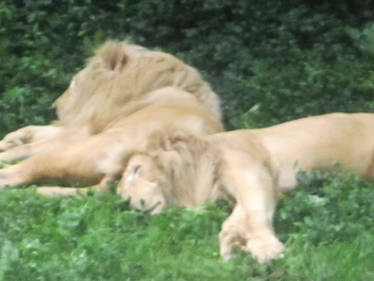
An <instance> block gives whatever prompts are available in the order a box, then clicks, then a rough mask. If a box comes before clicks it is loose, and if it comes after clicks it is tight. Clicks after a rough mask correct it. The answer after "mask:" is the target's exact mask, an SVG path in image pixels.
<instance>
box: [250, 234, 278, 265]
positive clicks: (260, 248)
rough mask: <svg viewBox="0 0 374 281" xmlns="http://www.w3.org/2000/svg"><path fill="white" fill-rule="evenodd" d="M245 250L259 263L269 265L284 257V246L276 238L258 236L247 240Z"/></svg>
mask: <svg viewBox="0 0 374 281" xmlns="http://www.w3.org/2000/svg"><path fill="white" fill-rule="evenodd" d="M245 249H246V250H247V251H249V252H251V254H252V255H253V256H254V257H255V258H256V259H257V260H258V262H259V263H268V262H270V261H271V260H273V259H275V258H281V257H282V256H283V254H282V253H283V251H284V246H283V244H282V243H281V242H280V241H279V240H278V238H276V237H275V236H270V237H264V236H261V235H258V236H256V237H251V238H249V239H248V240H247V244H246V247H245Z"/></svg>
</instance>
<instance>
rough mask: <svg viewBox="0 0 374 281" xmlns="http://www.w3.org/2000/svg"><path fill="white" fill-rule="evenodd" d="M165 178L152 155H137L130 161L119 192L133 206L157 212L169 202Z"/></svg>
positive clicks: (118, 189)
mask: <svg viewBox="0 0 374 281" xmlns="http://www.w3.org/2000/svg"><path fill="white" fill-rule="evenodd" d="M165 179H166V177H165V176H164V174H163V173H162V172H161V170H160V169H159V168H158V167H157V166H156V164H155V162H154V160H153V159H152V158H151V157H150V156H147V155H135V156H133V157H132V158H131V159H130V161H129V162H128V165H127V168H126V170H125V172H124V173H123V175H122V179H121V181H120V183H119V184H118V188H117V193H118V194H119V195H121V196H122V197H123V198H124V199H125V200H127V201H129V203H130V206H131V207H132V208H135V209H140V210H143V211H146V212H149V213H151V214H157V213H160V212H161V211H162V210H163V209H164V208H165V207H166V205H168V204H169V202H168V200H167V196H166V193H165V191H166V190H167V188H166V185H167V181H166V180H165Z"/></svg>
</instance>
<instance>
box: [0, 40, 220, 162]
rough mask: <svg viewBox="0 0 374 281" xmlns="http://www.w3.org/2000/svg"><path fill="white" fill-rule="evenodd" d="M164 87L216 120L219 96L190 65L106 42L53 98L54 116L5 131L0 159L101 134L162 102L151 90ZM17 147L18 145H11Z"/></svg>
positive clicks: (11, 157) (52, 148)
mask: <svg viewBox="0 0 374 281" xmlns="http://www.w3.org/2000/svg"><path fill="white" fill-rule="evenodd" d="M165 87H173V88H175V89H179V90H181V91H179V92H178V91H176V93H181V94H182V95H186V94H187V95H191V96H193V97H195V98H196V99H197V102H198V103H200V104H201V105H202V106H203V107H204V108H205V110H206V113H207V114H209V115H210V117H209V118H214V119H216V120H219V119H220V117H221V113H220V108H219V98H218V97H217V95H216V94H215V93H214V92H213V91H212V89H211V88H210V86H209V84H208V83H206V82H205V81H204V80H203V79H202V78H201V76H200V74H199V73H198V72H197V71H196V70H195V69H194V68H192V67H190V66H188V65H186V64H184V63H183V62H182V61H180V60H178V59H177V58H175V57H173V56H171V55H169V54H166V53H163V52H158V51H152V50H149V49H146V48H143V47H141V46H138V45H133V44H129V43H126V42H116V41H108V42H106V43H105V44H104V45H103V46H101V47H100V48H99V49H98V50H97V51H96V53H95V55H94V56H93V57H92V58H90V59H89V60H88V64H87V66H86V67H85V68H84V69H82V70H81V71H80V72H79V73H77V74H76V75H75V76H74V77H73V79H72V81H71V83H70V85H69V87H68V89H67V90H66V91H65V92H64V93H63V94H62V95H61V96H60V97H59V98H58V99H57V100H56V101H55V102H54V106H55V107H56V111H57V115H58V120H57V121H55V122H53V124H51V125H49V126H46V127H44V126H33V128H32V129H31V130H30V127H25V128H22V129H20V130H17V131H15V132H12V133H10V134H8V135H7V136H6V137H5V138H4V139H3V140H2V141H1V142H0V151H5V152H3V153H0V160H6V161H10V160H14V159H21V158H27V157H29V156H31V155H35V154H38V153H41V152H42V153H45V152H47V151H51V150H54V149H62V148H64V147H66V145H67V144H68V143H74V142H76V141H80V140H82V139H85V138H87V137H89V136H90V135H93V134H98V133H101V132H103V131H104V130H105V129H106V128H107V127H108V126H113V124H116V123H118V121H119V120H122V119H124V118H125V117H126V116H128V115H131V114H132V113H133V112H135V111H137V110H139V109H142V108H144V107H146V106H148V105H149V104H151V103H152V102H154V101H155V100H158V99H159V98H161V99H164V101H167V100H166V99H167V98H168V96H167V95H165V97H164V95H162V94H159V92H157V91H156V90H158V89H162V88H165ZM155 93H157V95H154V94H155ZM197 119H199V117H197ZM139 126H140V124H139ZM82 131H84V133H82ZM46 132H48V133H46ZM74 135H78V137H76V138H75V137H73V136H74ZM46 140H49V141H46ZM17 146H20V148H18V149H15V150H13V148H14V147H17Z"/></svg>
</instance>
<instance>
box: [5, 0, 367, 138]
mask: <svg viewBox="0 0 374 281" xmlns="http://www.w3.org/2000/svg"><path fill="white" fill-rule="evenodd" d="M370 8H372V4H371V2H370V1H360V3H359V4H358V3H356V2H353V1H348V0H346V1H329V2H323V1H319V2H318V1H317V2H315V1H304V2H300V1H287V2H284V1H283V2H282V1H266V2H264V1H244V0H243V1H227V0H218V1H217V0H215V1H196V0H192V1H184V0H172V1H156V0H150V1H110V2H108V3H106V2H105V3H104V2H102V1H94V0H82V1H73V0H64V1H59V2H55V1H49V0H38V1H10V0H5V1H3V2H2V3H0V23H1V28H0V36H1V38H2V40H1V43H0V60H1V68H0V80H1V81H0V93H1V97H0V110H1V112H2V118H1V120H0V128H1V130H0V133H5V132H7V131H9V130H13V129H14V128H16V127H19V126H21V125H24V124H35V123H38V124H40V123H46V122H48V121H50V120H51V119H53V114H52V111H51V110H49V109H48V107H49V105H50V104H51V102H52V100H54V99H55V98H56V97H57V96H58V95H59V94H61V93H62V92H63V89H64V88H66V87H67V85H68V81H69V80H70V78H71V76H72V75H73V74H74V73H76V71H77V70H78V69H79V68H81V67H83V64H84V59H85V58H86V57H87V56H89V55H91V54H92V49H93V48H95V47H96V46H97V45H98V44H100V43H102V42H103V41H104V40H105V39H107V38H113V39H119V40H123V39H126V38H131V39H132V41H134V42H136V43H140V44H142V45H145V46H149V47H159V48H162V49H164V50H166V51H169V52H171V53H173V54H176V55H177V56H178V57H180V58H182V59H184V60H186V61H187V62H188V63H190V64H192V65H194V66H196V67H197V68H198V69H199V70H201V71H202V72H203V74H204V76H205V77H206V78H207V79H208V80H209V81H210V82H211V83H212V86H213V87H214V89H215V90H216V92H217V93H219V94H220V96H221V97H222V100H223V108H224V111H225V118H226V123H227V126H228V128H233V127H239V126H240V127H243V126H245V127H259V126H263V125H270V124H274V123H276V122H279V121H285V120H289V119H293V118H296V117H301V116H306V115H311V114H320V113H324V112H330V111H371V110H372V109H373V103H372V100H371V99H372V91H373V88H374V76H373V72H372V65H373V62H374V56H373V52H374V51H373V50H374V49H373V48H374V29H373V27H372V26H370V25H369V23H370V19H371V18H370V13H369V11H370Z"/></svg>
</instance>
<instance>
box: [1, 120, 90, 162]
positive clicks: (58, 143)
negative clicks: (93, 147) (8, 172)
mask: <svg viewBox="0 0 374 281" xmlns="http://www.w3.org/2000/svg"><path fill="white" fill-rule="evenodd" d="M45 127H51V128H49V129H48V132H47V130H45V131H44V133H45V134H42V133H41V132H39V133H37V135H38V136H37V137H36V138H35V136H36V135H34V138H33V139H32V141H31V142H30V143H27V142H24V144H20V145H17V146H14V147H13V148H10V149H8V150H6V151H4V152H1V153H0V161H13V160H21V159H25V158H28V157H30V156H32V155H36V154H40V153H46V152H49V151H52V150H56V149H61V148H62V147H68V145H70V144H72V143H74V142H76V141H79V140H83V139H85V138H87V137H88V136H89V135H90V134H89V130H88V128H80V129H73V128H71V129H63V128H62V127H55V126H45ZM53 127H54V128H53ZM25 128H27V127H25ZM25 128H23V129H25ZM44 129H46V128H44ZM21 130H22V129H21ZM16 132H17V131H16ZM14 133H15V132H14ZM11 134H12V133H11ZM5 139H6V138H4V140H5ZM4 140H3V141H1V142H0V145H1V143H4Z"/></svg>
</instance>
